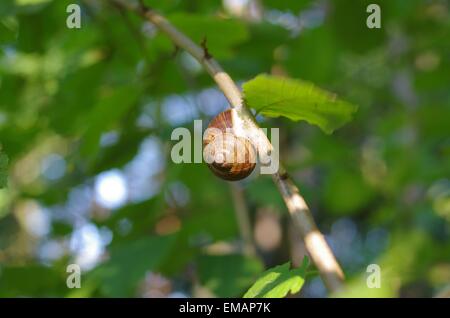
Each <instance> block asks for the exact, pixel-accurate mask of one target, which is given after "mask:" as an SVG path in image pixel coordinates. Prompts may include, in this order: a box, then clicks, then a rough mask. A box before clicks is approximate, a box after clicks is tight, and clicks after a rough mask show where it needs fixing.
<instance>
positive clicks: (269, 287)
mask: <svg viewBox="0 0 450 318" xmlns="http://www.w3.org/2000/svg"><path fill="white" fill-rule="evenodd" d="M307 267H308V259H307V258H306V257H305V258H304V260H303V264H302V266H301V267H300V268H296V269H292V270H290V269H289V268H290V263H289V262H288V263H285V264H283V265H279V266H276V267H274V268H271V269H269V270H267V271H266V272H264V273H263V274H262V275H261V277H260V278H259V279H258V280H257V281H256V282H255V283H254V284H253V286H252V287H250V289H249V290H248V291H247V292H246V293H245V295H244V298H283V297H285V296H286V295H287V294H288V293H289V292H290V293H292V294H295V293H298V292H299V291H300V289H301V288H302V286H303V283H304V282H305V274H306V268H307Z"/></svg>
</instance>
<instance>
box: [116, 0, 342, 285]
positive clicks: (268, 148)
mask: <svg viewBox="0 0 450 318" xmlns="http://www.w3.org/2000/svg"><path fill="white" fill-rule="evenodd" d="M113 1H114V2H116V3H117V4H119V5H121V6H123V7H124V8H127V9H129V10H132V11H134V12H136V13H137V14H139V15H141V16H142V17H143V18H145V19H146V20H148V21H149V22H151V23H152V24H153V25H155V26H156V27H157V28H158V29H159V30H160V31H161V32H163V33H165V34H166V35H167V36H168V37H169V38H170V39H171V40H172V42H173V43H174V44H175V45H176V46H178V47H180V48H182V49H184V50H186V51H187V52H188V53H190V54H191V55H192V56H193V57H194V58H195V59H196V60H197V61H199V62H200V63H201V64H202V65H203V67H204V68H205V69H206V71H207V72H208V73H209V74H210V75H211V77H212V78H213V79H214V81H215V82H216V84H217V86H218V87H219V88H220V90H221V91H222V92H223V94H224V95H225V97H226V98H227V99H228V101H229V102H230V106H231V107H232V108H234V109H235V110H236V112H237V114H238V117H239V118H240V119H241V124H242V129H243V130H244V131H245V134H246V135H247V136H248V137H249V138H250V139H251V141H252V142H253V143H254V145H255V147H256V149H258V152H259V154H260V156H261V155H263V156H267V155H268V154H271V155H272V160H278V158H274V154H272V149H273V147H272V144H271V143H270V141H269V139H268V138H267V136H266V135H265V134H264V132H263V131H262V129H260V128H259V126H258V124H257V123H256V121H255V119H254V117H253V115H252V114H251V112H250V111H249V110H248V109H247V108H246V107H244V106H243V98H242V94H241V91H240V90H239V88H238V86H237V85H236V83H235V82H234V81H233V80H232V78H231V77H230V76H229V75H228V74H227V73H226V72H225V71H224V70H223V69H222V67H221V66H220V65H219V63H218V62H217V61H216V60H215V59H214V58H213V57H212V56H211V55H210V54H209V53H208V52H207V51H206V50H205V49H204V48H202V47H201V46H199V45H198V44H196V43H194V42H193V41H192V40H191V39H190V38H188V37H187V36H186V35H184V34H183V33H182V32H180V31H179V30H178V29H177V28H175V27H174V26H173V25H172V24H171V23H170V22H169V21H167V20H166V19H165V18H164V17H163V16H161V15H159V14H158V13H156V12H155V11H153V10H152V9H150V8H148V7H146V6H145V5H144V4H143V3H142V2H139V1H137V0H128V1H127V0H113ZM273 181H274V182H275V184H276V185H277V188H278V190H279V192H280V193H281V195H282V197H283V200H284V202H285V204H286V206H287V209H288V210H289V213H290V214H291V217H292V221H293V223H294V224H295V226H296V228H297V229H298V230H299V232H300V234H301V236H302V238H303V240H304V242H305V246H306V249H307V250H308V253H309V255H310V256H311V258H312V260H313V262H314V264H315V265H316V266H317V268H318V270H319V272H320V275H321V277H322V279H323V281H324V283H325V285H326V286H327V288H328V289H329V290H330V291H332V292H334V291H337V290H338V289H340V288H341V286H342V282H343V279H344V275H343V272H342V269H341V268H340V266H339V264H338V262H337V261H336V258H335V257H334V255H333V253H332V251H331V249H330V247H329V246H328V244H327V242H326V241H325V238H324V236H323V235H322V234H321V233H320V231H319V230H318V229H317V226H316V224H315V222H314V219H313V217H312V215H311V212H310V210H309V208H308V206H307V204H306V202H305V200H304V199H303V197H302V196H301V195H300V193H299V191H298V188H297V187H296V186H295V185H294V183H293V181H292V180H291V179H290V177H289V175H288V174H287V173H286V171H285V169H284V168H283V167H282V166H281V165H280V168H279V171H278V172H277V173H275V174H274V175H273Z"/></svg>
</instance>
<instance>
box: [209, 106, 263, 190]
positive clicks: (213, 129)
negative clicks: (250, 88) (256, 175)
mask: <svg viewBox="0 0 450 318" xmlns="http://www.w3.org/2000/svg"><path fill="white" fill-rule="evenodd" d="M238 120H239V119H238V117H237V114H236V110H234V109H228V110H225V111H223V112H221V113H220V114H218V115H217V116H216V117H214V118H213V119H212V120H211V122H210V123H209V125H208V128H207V129H206V131H205V134H204V136H203V147H204V151H203V156H204V159H205V161H206V163H207V165H208V167H209V168H210V169H211V170H212V172H213V173H214V174H215V175H216V176H218V177H220V178H222V179H224V180H228V181H237V180H241V179H244V178H246V177H248V176H249V175H250V174H251V173H252V171H253V169H255V166H256V151H255V149H254V147H253V145H252V143H251V142H250V140H249V139H248V138H247V137H245V136H244V135H243V134H239V131H240V130H239V129H238V127H237V126H238V125H236V122H237V121H238Z"/></svg>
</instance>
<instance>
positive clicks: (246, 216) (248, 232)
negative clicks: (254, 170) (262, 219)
mask: <svg viewBox="0 0 450 318" xmlns="http://www.w3.org/2000/svg"><path fill="white" fill-rule="evenodd" d="M230 190H231V196H232V197H233V203H234V211H235V212H236V219H237V222H238V225H239V230H240V233H241V236H242V240H243V241H244V254H246V255H248V256H255V255H256V249H255V245H254V242H253V238H252V227H251V223H250V213H249V211H248V207H247V203H246V201H245V196H244V193H243V190H242V188H241V187H240V186H239V185H238V184H236V183H230Z"/></svg>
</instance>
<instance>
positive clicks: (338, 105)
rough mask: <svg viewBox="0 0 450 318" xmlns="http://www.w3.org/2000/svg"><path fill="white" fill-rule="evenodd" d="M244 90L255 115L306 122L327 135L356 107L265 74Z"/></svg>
mask: <svg viewBox="0 0 450 318" xmlns="http://www.w3.org/2000/svg"><path fill="white" fill-rule="evenodd" d="M243 89H244V95H245V102H246V104H247V106H248V107H250V108H253V109H255V110H256V111H257V113H259V114H261V115H264V116H267V117H279V116H284V117H287V118H289V119H291V120H294V121H298V120H306V121H307V122H308V123H310V124H314V125H317V126H319V127H320V128H321V129H322V130H323V131H325V132H326V133H328V134H330V133H332V132H333V131H334V130H335V129H337V128H339V127H341V126H342V125H344V124H345V123H346V122H348V121H349V120H350V119H351V117H352V115H353V113H355V112H356V110H357V108H358V107H357V106H355V105H353V104H350V103H348V102H345V101H342V100H340V99H338V98H337V97H336V95H334V94H331V93H329V92H327V91H325V90H323V89H321V88H318V87H316V86H314V85H313V84H312V83H309V82H305V81H301V80H295V79H288V78H281V77H276V76H270V75H265V74H262V75H258V76H257V77H255V78H254V79H252V80H250V81H248V82H246V83H245V84H244V85H243Z"/></svg>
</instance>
